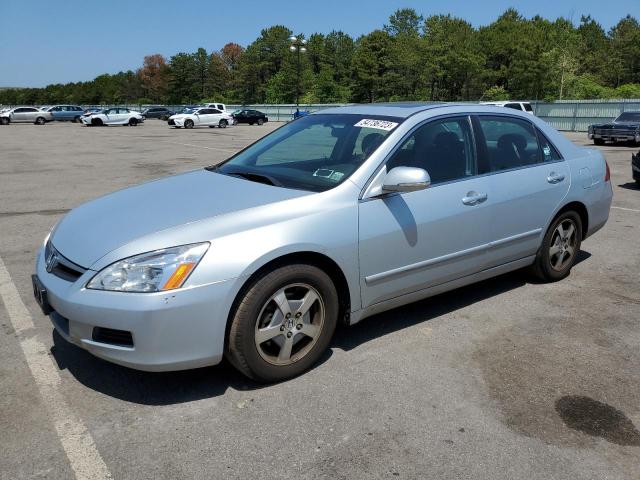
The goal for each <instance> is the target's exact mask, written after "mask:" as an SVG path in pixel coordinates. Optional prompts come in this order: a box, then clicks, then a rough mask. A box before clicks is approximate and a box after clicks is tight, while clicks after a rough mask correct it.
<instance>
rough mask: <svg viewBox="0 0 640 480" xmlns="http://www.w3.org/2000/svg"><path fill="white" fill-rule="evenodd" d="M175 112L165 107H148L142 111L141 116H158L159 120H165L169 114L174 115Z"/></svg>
mask: <svg viewBox="0 0 640 480" xmlns="http://www.w3.org/2000/svg"><path fill="white" fill-rule="evenodd" d="M175 114H176V112H174V111H173V110H169V109H168V108H166V107H150V108H146V109H144V110H143V111H142V116H143V117H145V118H159V119H160V120H167V119H168V118H169V117H170V116H171V115H175Z"/></svg>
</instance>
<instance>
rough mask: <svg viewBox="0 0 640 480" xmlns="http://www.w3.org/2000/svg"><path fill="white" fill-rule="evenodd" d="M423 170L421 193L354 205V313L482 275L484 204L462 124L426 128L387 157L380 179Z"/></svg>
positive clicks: (464, 120)
mask: <svg viewBox="0 0 640 480" xmlns="http://www.w3.org/2000/svg"><path fill="white" fill-rule="evenodd" d="M398 166H410V167H418V168H424V169H425V170H427V172H428V173H429V175H430V177H431V182H432V183H431V186H430V187H428V188H427V189H425V190H421V191H417V192H410V193H402V194H390V195H386V196H381V197H378V198H373V199H366V200H363V201H361V203H360V206H359V209H360V212H359V213H360V214H359V235H360V240H359V243H360V247H359V260H360V272H361V275H360V277H361V291H362V307H368V306H370V305H373V304H376V303H379V302H383V301H385V300H389V299H392V298H394V297H398V296H401V295H404V294H408V293H412V292H416V291H419V290H422V289H425V288H428V287H433V286H436V285H439V284H442V283H446V282H449V281H451V280H455V279H457V278H461V277H464V276H467V275H471V274H473V273H476V272H478V271H481V270H483V269H484V268H485V264H486V257H485V250H486V248H487V244H488V241H489V240H488V239H489V220H490V218H491V213H490V208H491V203H492V202H491V198H490V196H489V195H488V180H487V178H486V177H478V176H477V175H476V173H477V164H476V155H475V148H474V144H473V137H472V134H471V123H470V119H469V117H467V116H456V117H448V118H444V119H438V120H432V121H430V122H428V123H425V124H423V125H422V126H420V127H418V128H417V129H415V130H414V131H413V133H411V134H410V135H409V136H408V137H407V138H406V139H405V140H404V141H403V143H402V144H401V146H400V148H399V149H398V150H397V151H396V152H395V153H394V154H392V156H391V157H390V158H389V160H388V161H387V164H386V168H387V171H389V170H391V169H392V168H394V167H398Z"/></svg>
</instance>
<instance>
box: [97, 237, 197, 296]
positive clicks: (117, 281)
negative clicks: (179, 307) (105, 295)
mask: <svg viewBox="0 0 640 480" xmlns="http://www.w3.org/2000/svg"><path fill="white" fill-rule="evenodd" d="M208 248H209V243H208V242H205V243H196V244H192V245H183V246H181V247H173V248H166V249H163V250H156V251H155V252H149V253H143V254H141V255H136V256H134V257H129V258H125V259H124V260H120V261H117V262H116V263H113V264H111V265H109V266H108V267H106V268H104V269H102V270H101V271H100V272H98V273H97V274H96V275H95V276H94V277H93V278H92V279H91V280H90V281H89V283H87V288H90V289H93V290H109V291H113V292H137V293H146V292H161V291H164V290H174V289H176V288H180V287H181V286H182V285H183V284H184V282H185V281H186V280H187V278H189V275H190V274H191V272H192V271H193V269H194V268H196V266H197V265H198V262H200V260H201V259H202V257H203V256H204V254H205V253H206V252H207V249H208Z"/></svg>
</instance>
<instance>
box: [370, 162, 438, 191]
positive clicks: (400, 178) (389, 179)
mask: <svg viewBox="0 0 640 480" xmlns="http://www.w3.org/2000/svg"><path fill="white" fill-rule="evenodd" d="M429 185H431V178H430V177H429V174H428V173H427V171H426V170H424V169H422V168H415V167H396V168H392V169H391V171H390V172H389V173H387V176H386V177H384V183H383V184H382V191H383V192H385V193H390V192H415V191H417V190H424V189H425V188H427V187H428V186H429Z"/></svg>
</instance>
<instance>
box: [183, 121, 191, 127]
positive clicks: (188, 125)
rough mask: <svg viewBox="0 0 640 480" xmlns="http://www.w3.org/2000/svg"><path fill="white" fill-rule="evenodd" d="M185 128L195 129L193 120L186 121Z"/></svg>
mask: <svg viewBox="0 0 640 480" xmlns="http://www.w3.org/2000/svg"><path fill="white" fill-rule="evenodd" d="M184 128H193V120H185V122H184Z"/></svg>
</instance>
